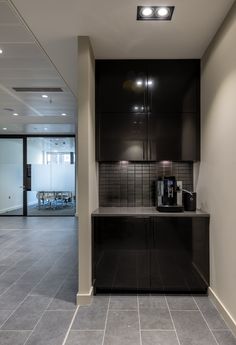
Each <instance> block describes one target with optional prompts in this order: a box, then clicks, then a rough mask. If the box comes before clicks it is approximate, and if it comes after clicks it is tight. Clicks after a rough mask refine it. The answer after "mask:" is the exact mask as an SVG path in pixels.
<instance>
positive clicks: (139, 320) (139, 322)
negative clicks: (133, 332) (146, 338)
mask: <svg viewBox="0 0 236 345" xmlns="http://www.w3.org/2000/svg"><path fill="white" fill-rule="evenodd" d="M137 304H138V324H139V341H140V345H142V344H143V342H142V331H141V319H140V311H139V296H138V295H137Z"/></svg>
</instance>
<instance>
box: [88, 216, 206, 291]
mask: <svg viewBox="0 0 236 345" xmlns="http://www.w3.org/2000/svg"><path fill="white" fill-rule="evenodd" d="M93 284H94V289H95V293H99V292H160V293H206V292H207V288H208V285H209V218H207V217H134V216H132V217H131V216H130V217H114V216H113V217H94V218H93Z"/></svg>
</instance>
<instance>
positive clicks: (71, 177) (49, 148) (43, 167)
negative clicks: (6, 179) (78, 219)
mask: <svg viewBox="0 0 236 345" xmlns="http://www.w3.org/2000/svg"><path fill="white" fill-rule="evenodd" d="M26 189H27V214H28V216H31V215H33V216H60V215H61V216H66V215H69V216H73V215H74V214H75V138H74V137H28V138H27V165H26Z"/></svg>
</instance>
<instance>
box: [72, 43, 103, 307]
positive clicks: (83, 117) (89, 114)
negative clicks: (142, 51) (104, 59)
mask: <svg viewBox="0 0 236 345" xmlns="http://www.w3.org/2000/svg"><path fill="white" fill-rule="evenodd" d="M77 134H78V151H77V152H78V159H77V164H78V166H77V173H78V175H77V176H78V216H79V230H78V242H79V243H78V260H79V284H78V290H79V291H78V294H77V303H78V304H80V305H81V304H87V303H90V301H91V298H92V295H93V287H92V261H91V249H92V248H91V213H92V212H93V211H94V210H95V209H96V208H97V207H98V178H97V163H96V161H95V60H94V55H93V51H92V47H91V44H90V40H89V37H85V36H82V37H78V128H77Z"/></svg>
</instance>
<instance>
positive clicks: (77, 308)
mask: <svg viewBox="0 0 236 345" xmlns="http://www.w3.org/2000/svg"><path fill="white" fill-rule="evenodd" d="M79 307H80V306H79V305H77V307H76V309H75V312H74V314H73V316H72V319H71V322H70V324H69V327H68V330H67V332H66V335H65V338H64V340H63V342H62V345H65V344H66V341H67V339H68V336H69V334H70V331H71V328H72V325H73V323H74V321H75V317H76V315H77V313H78V310H79Z"/></svg>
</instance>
